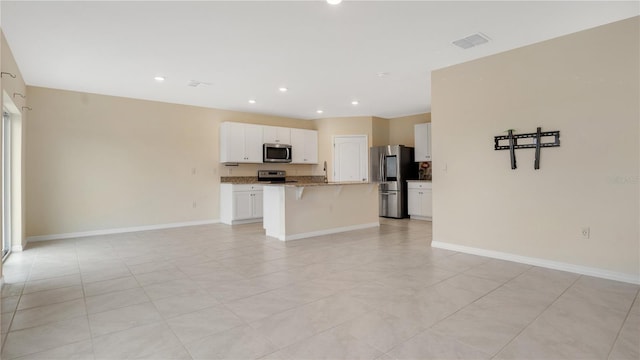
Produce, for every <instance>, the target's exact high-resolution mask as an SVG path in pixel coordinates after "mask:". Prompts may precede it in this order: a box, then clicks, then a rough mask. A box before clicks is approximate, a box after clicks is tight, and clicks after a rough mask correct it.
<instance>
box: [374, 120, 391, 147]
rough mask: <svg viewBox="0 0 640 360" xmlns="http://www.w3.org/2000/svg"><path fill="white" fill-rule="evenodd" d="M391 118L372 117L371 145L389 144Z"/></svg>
mask: <svg viewBox="0 0 640 360" xmlns="http://www.w3.org/2000/svg"><path fill="white" fill-rule="evenodd" d="M389 127H390V125H389V119H383V118H379V117H375V116H374V117H372V118H371V136H372V139H371V146H383V145H389V144H390V143H389Z"/></svg>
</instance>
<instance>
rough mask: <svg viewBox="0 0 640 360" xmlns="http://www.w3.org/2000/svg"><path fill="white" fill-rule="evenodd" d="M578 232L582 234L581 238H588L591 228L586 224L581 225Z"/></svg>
mask: <svg viewBox="0 0 640 360" xmlns="http://www.w3.org/2000/svg"><path fill="white" fill-rule="evenodd" d="M580 234H581V235H582V238H583V239H585V240H586V239H588V238H589V237H590V236H591V228H589V227H588V226H585V227H583V228H582V230H581V231H580Z"/></svg>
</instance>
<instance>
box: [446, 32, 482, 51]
mask: <svg viewBox="0 0 640 360" xmlns="http://www.w3.org/2000/svg"><path fill="white" fill-rule="evenodd" d="M488 42H489V38H488V37H487V36H486V35H484V34H482V33H477V34H473V35H469V36H467V37H466V38H463V39H460V40H456V41H454V42H453V45H456V46H458V47H461V48H463V49H469V48H472V47H474V46H478V45H482V44H485V43H488Z"/></svg>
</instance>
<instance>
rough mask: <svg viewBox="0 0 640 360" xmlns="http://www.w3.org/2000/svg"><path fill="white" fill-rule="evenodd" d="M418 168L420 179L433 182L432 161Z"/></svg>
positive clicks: (423, 163)
mask: <svg viewBox="0 0 640 360" xmlns="http://www.w3.org/2000/svg"><path fill="white" fill-rule="evenodd" d="M419 166H420V167H419V168H418V179H420V180H431V161H425V162H421V163H420V165H419Z"/></svg>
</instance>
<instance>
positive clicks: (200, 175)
mask: <svg viewBox="0 0 640 360" xmlns="http://www.w3.org/2000/svg"><path fill="white" fill-rule="evenodd" d="M28 92H29V98H30V104H31V105H32V107H33V111H32V113H31V118H32V120H31V121H30V122H29V124H28V128H27V130H28V139H27V140H28V142H27V144H28V148H27V171H28V173H29V176H28V181H27V184H26V188H27V205H28V209H29V211H28V213H27V217H26V219H27V235H28V236H43V235H44V236H46V235H56V234H64V233H74V232H84V231H96V230H107V229H115V228H127V227H137V226H145V225H156V224H167V223H180V222H191V221H200V220H215V219H218V217H219V214H218V212H219V189H218V187H219V186H218V185H219V178H220V176H230V175H231V176H255V174H256V171H257V170H258V169H282V170H286V171H287V173H288V174H289V175H323V171H322V164H323V161H325V160H326V161H327V163H328V164H329V174H331V172H332V171H331V163H332V156H333V152H332V143H333V141H332V138H333V136H335V135H367V136H368V138H369V145H372V144H373V142H374V141H378V142H380V145H381V144H383V143H385V144H386V143H388V136H389V126H390V125H389V121H388V120H387V119H381V118H374V117H368V116H363V117H350V118H331V119H319V120H314V121H305V120H297V119H290V118H281V117H276V116H267V115H258V114H248V113H240V112H234V111H224V110H216V109H207V108H198V107H193V106H183V105H176V104H167V103H158V102H152V101H143V100H135V99H127V98H120V97H113V96H103V95H96V94H87V93H80V92H72V91H64V90H56V89H47V88H39V87H29V88H28ZM223 121H236V122H245V123H254V124H263V125H274V126H286V127H294V128H305V129H317V130H318V138H319V141H318V143H319V158H318V160H319V164H318V165H284V164H271V165H269V164H240V165H239V166H225V165H223V164H220V163H219V161H218V152H219V148H218V136H219V124H220V123H221V122H223ZM411 130H412V127H411ZM375 139H378V140H375ZM194 169H195V174H192V172H193V170H194ZM194 201H195V202H196V207H195V208H194V207H193V202H194Z"/></svg>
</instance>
